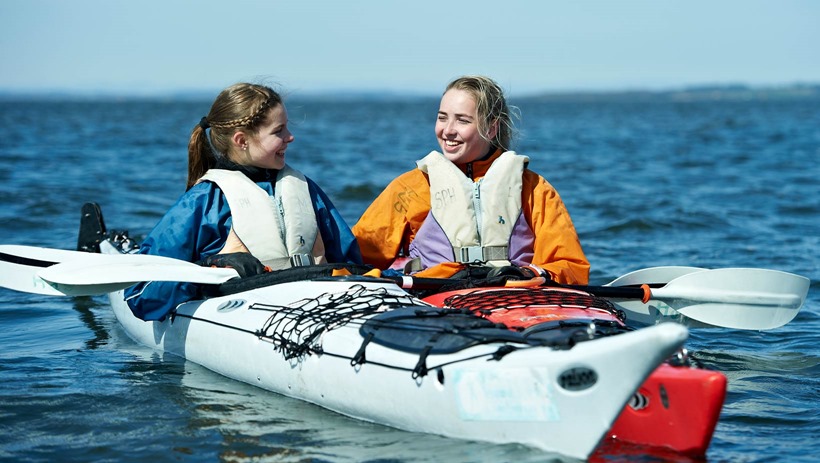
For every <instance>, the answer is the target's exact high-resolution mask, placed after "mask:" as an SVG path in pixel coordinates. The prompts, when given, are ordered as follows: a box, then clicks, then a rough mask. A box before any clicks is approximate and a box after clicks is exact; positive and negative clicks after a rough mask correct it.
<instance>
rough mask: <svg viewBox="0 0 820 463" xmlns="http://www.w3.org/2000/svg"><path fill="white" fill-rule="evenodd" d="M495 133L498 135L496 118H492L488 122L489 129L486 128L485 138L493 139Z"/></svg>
mask: <svg viewBox="0 0 820 463" xmlns="http://www.w3.org/2000/svg"><path fill="white" fill-rule="evenodd" d="M496 135H498V119H496V120H494V121H493V122H492V124H490V129H489V130H487V138H489V139H490V140H494V139H495V136H496Z"/></svg>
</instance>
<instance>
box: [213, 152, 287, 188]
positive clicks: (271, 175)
mask: <svg viewBox="0 0 820 463" xmlns="http://www.w3.org/2000/svg"><path fill="white" fill-rule="evenodd" d="M214 169H224V170H234V171H237V172H242V173H243V174H245V176H246V177H248V178H249V179H251V180H253V181H254V182H272V181H274V180H276V174H278V173H279V171H278V170H273V169H261V168H259V167H254V166H243V165H241V164H237V163H235V162H233V161H231V160H228V159H225V158H224V157H219V158H217V160H216V165H214Z"/></svg>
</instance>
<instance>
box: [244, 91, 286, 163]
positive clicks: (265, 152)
mask: <svg viewBox="0 0 820 463" xmlns="http://www.w3.org/2000/svg"><path fill="white" fill-rule="evenodd" d="M293 140H294V137H293V134H292V133H290V130H288V112H287V110H286V109H285V106H284V105H282V104H279V105H276V106H274V107H273V108H271V109H270V110H269V111H268V114H267V117H266V118H265V122H264V123H263V124H262V125H260V126H259V128H258V129H257V130H256V132H254V134H253V136H252V137H248V139H247V150H246V151H244V152H243V153H242V155H241V156H242V157H243V162H242V163H243V164H247V165H251V166H254V167H259V168H262V169H276V170H279V169H282V168H283V167H285V150H287V149H288V144H290V142H292V141H293Z"/></svg>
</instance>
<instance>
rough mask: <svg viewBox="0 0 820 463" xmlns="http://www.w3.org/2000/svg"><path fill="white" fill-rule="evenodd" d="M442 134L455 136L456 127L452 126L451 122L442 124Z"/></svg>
mask: <svg viewBox="0 0 820 463" xmlns="http://www.w3.org/2000/svg"><path fill="white" fill-rule="evenodd" d="M442 133H444V134H445V135H456V133H457V132H456V127H455V124H453V121H451V120H450V121H447V123H445V124H444V129H443V130H442Z"/></svg>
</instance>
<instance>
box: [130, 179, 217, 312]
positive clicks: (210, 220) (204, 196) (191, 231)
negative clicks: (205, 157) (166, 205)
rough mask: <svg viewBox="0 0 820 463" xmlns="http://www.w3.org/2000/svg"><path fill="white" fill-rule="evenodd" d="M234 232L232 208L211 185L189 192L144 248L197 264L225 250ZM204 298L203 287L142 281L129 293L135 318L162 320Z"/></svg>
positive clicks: (179, 201)
mask: <svg viewBox="0 0 820 463" xmlns="http://www.w3.org/2000/svg"><path fill="white" fill-rule="evenodd" d="M229 231H230V209H229V208H228V205H227V201H226V200H225V197H224V195H222V193H221V192H220V191H219V190H218V189H217V188H216V186H215V185H213V184H212V183H210V182H203V183H200V184H198V185H196V186H194V187H193V188H191V189H190V190H189V191H188V192H186V193H185V194H184V195H183V196H182V197H181V198H180V199H179V200H178V201H177V202H176V204H174V205H173V206H172V207H171V209H169V210H168V212H167V213H166V214H165V215H164V216H163V217H162V219H160V221H159V223H158V224H157V225H156V226H155V227H154V229H153V230H152V231H151V233H149V234H148V236H147V237H146V238H145V240H144V241H143V243H142V246H140V250H139V253H140V254H152V255H160V256H166V257H173V258H175V259H181V260H186V261H188V262H196V261H198V260H200V259H202V258H204V257H207V256H209V255H213V254H216V253H217V252H219V250H220V249H222V246H224V244H225V241H226V239H227V234H228V232H229ZM198 297H200V285H197V284H194V283H175V282H142V283H139V284H137V285H135V286H132V287H131V288H128V289H126V290H125V300H126V302H127V303H128V306H129V308H130V309H131V311H132V312H133V313H134V315H135V316H136V317H138V318H140V319H143V320H162V319H164V318H165V316H166V315H167V314H168V313H169V312H170V311H172V310H173V309H174V308H176V307H177V306H178V305H179V304H182V303H183V302H187V301H190V300H193V299H196V298H198Z"/></svg>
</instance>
